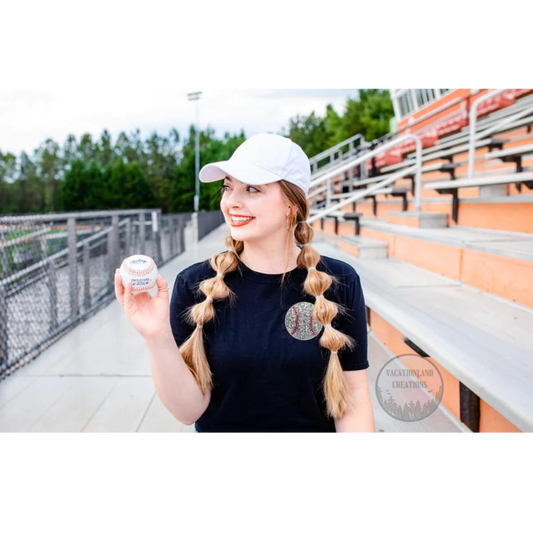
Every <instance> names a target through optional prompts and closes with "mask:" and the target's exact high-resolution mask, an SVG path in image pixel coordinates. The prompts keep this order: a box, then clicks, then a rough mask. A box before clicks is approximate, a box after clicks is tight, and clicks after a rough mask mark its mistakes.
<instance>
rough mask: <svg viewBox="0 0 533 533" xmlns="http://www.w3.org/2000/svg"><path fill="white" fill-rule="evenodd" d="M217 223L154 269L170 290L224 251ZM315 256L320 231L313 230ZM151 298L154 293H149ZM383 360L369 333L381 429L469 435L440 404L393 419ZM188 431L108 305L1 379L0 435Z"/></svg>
mask: <svg viewBox="0 0 533 533" xmlns="http://www.w3.org/2000/svg"><path fill="white" fill-rule="evenodd" d="M228 234H229V230H228V228H227V227H226V226H224V225H223V226H220V227H219V228H217V229H216V230H214V231H213V232H211V233H210V234H209V235H207V236H206V237H205V238H204V239H202V241H200V242H199V243H191V242H189V243H188V246H187V251H186V252H184V253H183V254H181V255H180V256H178V257H177V258H176V259H174V260H173V261H171V262H169V263H168V264H166V265H165V266H164V267H163V268H161V271H160V272H161V274H162V275H163V277H164V278H165V279H166V280H167V281H168V283H169V285H170V287H171V289H172V287H173V286H174V281H175V279H176V276H177V274H178V273H179V272H181V271H182V270H183V269H184V268H186V267H187V266H189V265H190V264H193V263H196V262H198V261H202V260H204V259H207V258H208V257H210V256H211V255H212V254H215V253H217V252H221V251H223V250H225V249H226V247H225V246H224V237H225V236H226V235H228ZM315 236H316V238H315V242H316V243H317V245H316V248H317V250H319V251H320V240H321V236H320V231H318V230H317V231H316V233H315ZM152 293H153V292H152ZM389 357H390V353H389V352H388V350H387V349H386V348H385V347H384V346H383V345H382V344H381V343H380V342H379V340H378V339H377V338H375V337H374V336H373V335H372V333H370V334H369V359H370V365H371V366H370V369H369V376H370V381H371V391H372V400H373V402H374V413H375V417H376V426H377V430H378V431H380V432H437V431H440V432H458V431H469V430H468V429H467V428H466V427H465V426H464V425H463V424H460V423H457V422H456V421H455V419H454V418H453V417H452V416H451V415H450V414H449V413H448V411H447V410H446V409H444V408H443V407H441V408H439V409H438V410H437V411H436V412H435V413H433V414H432V415H431V416H430V417H428V418H426V419H424V420H422V421H420V422H415V423H412V422H400V421H398V420H395V419H393V418H391V417H390V416H389V415H388V414H386V413H385V412H384V411H383V410H382V409H381V407H380V406H379V405H378V403H377V399H376V396H375V379H376V376H377V374H378V372H379V370H380V368H381V367H382V366H383V364H384V363H385V362H386V361H387V360H388V358H389ZM28 431H29V432H184V433H185V432H194V425H191V426H184V425H183V424H181V423H180V422H178V421H177V420H176V419H175V418H174V417H173V416H172V415H171V414H170V413H169V412H168V411H167V409H166V408H165V406H164V405H163V404H162V403H161V401H160V400H159V397H158V396H157V394H156V392H155V386H154V383H153V381H152V376H151V368H150V362H149V358H148V352H147V350H146V348H145V345H144V341H143V339H142V337H141V336H140V335H139V334H138V333H137V331H136V330H135V329H134V328H133V326H131V324H130V323H129V322H128V320H127V319H126V317H125V316H124V314H123V311H122V307H121V306H120V304H119V303H118V302H117V301H116V300H114V301H113V302H112V303H111V304H110V305H109V306H107V307H106V308H105V309H103V310H102V311H100V312H99V313H98V314H96V315H95V316H93V317H91V318H89V319H88V320H87V321H86V322H84V323H83V324H81V325H80V326H78V327H77V328H76V329H75V330H73V331H72V332H70V333H69V334H67V335H66V336H65V337H63V338H61V339H60V340H59V341H58V342H57V343H55V344H54V345H53V346H51V347H50V348H48V349H47V350H46V351H44V352H43V353H41V354H40V355H39V356H38V357H37V358H36V359H35V360H34V361H32V362H31V363H29V364H28V365H26V366H25V367H23V368H21V369H19V370H17V371H16V372H15V373H14V374H13V375H11V376H9V377H8V378H6V379H4V380H3V381H1V382H0V432H28Z"/></svg>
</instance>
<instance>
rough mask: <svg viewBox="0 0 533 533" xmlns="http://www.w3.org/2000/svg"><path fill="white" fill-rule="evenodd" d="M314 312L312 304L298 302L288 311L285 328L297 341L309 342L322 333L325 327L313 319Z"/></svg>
mask: <svg viewBox="0 0 533 533" xmlns="http://www.w3.org/2000/svg"><path fill="white" fill-rule="evenodd" d="M312 311H313V304H312V303H310V302H298V303H297V304H294V305H293V306H292V307H291V308H290V309H289V310H288V311H287V314H286V315H285V327H286V328H287V331H288V332H289V333H290V334H291V335H292V336H293V337H294V338H295V339H298V340H301V341H308V340H309V339H312V338H314V337H316V336H317V335H318V334H319V333H320V332H321V331H322V328H323V327H324V326H323V325H322V324H321V323H320V322H317V321H316V320H315V319H314V318H313V314H312Z"/></svg>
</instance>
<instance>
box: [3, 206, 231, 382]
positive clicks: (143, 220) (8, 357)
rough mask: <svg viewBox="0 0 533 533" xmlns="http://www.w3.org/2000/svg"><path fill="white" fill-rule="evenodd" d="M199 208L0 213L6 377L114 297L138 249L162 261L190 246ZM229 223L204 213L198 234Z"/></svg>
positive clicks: (162, 262) (4, 364)
mask: <svg viewBox="0 0 533 533" xmlns="http://www.w3.org/2000/svg"><path fill="white" fill-rule="evenodd" d="M192 216H193V214H192V213H179V214H169V215H162V214H161V210H160V209H156V210H150V209H135V210H127V211H92V212H80V213H58V214H47V215H28V216H4V217H0V380H2V379H3V378H5V377H6V376H8V375H10V374H11V373H13V372H14V371H15V370H16V369H17V368H20V367H21V366H23V365H25V364H27V363H28V362H30V361H31V360H32V359H34V358H35V357H36V356H37V355H39V354H40V353H41V352H42V351H44V350H45V349H46V348H47V347H48V346H50V345H51V344H52V343H54V342H55V341H57V340H58V339H59V338H60V337H61V336H63V335H64V334H65V333H67V332H68V331H70V330H71V329H73V328H74V327H75V326H76V325H77V324H79V323H80V322H81V321H83V320H86V319H87V318H89V317H90V316H92V315H93V314H95V313H96V312H97V311H98V310H100V309H101V308H103V307H104V306H106V305H108V304H109V303H110V302H111V301H113V299H114V298H115V292H114V275H115V268H117V267H119V266H120V264H121V263H122V261H123V260H124V259H125V258H126V257H128V256H130V255H133V254H144V255H148V256H150V257H152V258H153V259H154V260H155V262H156V264H157V265H158V267H161V266H163V265H164V264H166V263H167V262H168V261H170V260H171V259H173V258H174V257H176V256H177V255H179V254H180V253H182V252H183V251H184V250H185V227H186V225H187V224H190V223H191V218H192ZM223 222H224V219H223V217H222V214H221V213H220V212H200V213H199V214H198V219H197V225H198V235H199V238H201V237H203V236H204V235H206V234H207V233H209V231H212V230H213V229H214V228H215V227H217V226H218V225H220V224H221V223H223Z"/></svg>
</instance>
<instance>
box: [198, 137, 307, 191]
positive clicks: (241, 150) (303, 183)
mask: <svg viewBox="0 0 533 533" xmlns="http://www.w3.org/2000/svg"><path fill="white" fill-rule="evenodd" d="M226 175H230V176H231V177H233V178H235V179H237V180H239V181H242V182H243V183H246V184H248V185H264V184H266V183H273V182H275V181H279V180H285V181H288V182H290V183H294V185H297V186H298V187H300V189H302V190H303V191H304V193H305V197H306V198H307V193H308V191H309V184H310V182H311V164H310V163H309V158H308V157H307V155H305V152H304V151H303V150H302V149H301V148H300V146H298V145H297V144H296V143H295V142H293V141H291V140H290V139H288V138H287V137H283V136H282V135H276V134H274V133H258V134H257V135H252V137H250V138H249V139H247V140H246V141H244V142H243V143H242V144H241V145H240V146H239V147H238V148H237V149H236V150H235V152H233V155H232V156H231V157H230V158H229V160H228V161H218V162H217V163H209V164H207V165H205V166H204V167H203V168H202V170H200V174H199V176H198V178H199V179H200V181H202V182H204V183H211V182H213V181H218V180H222V179H224V178H225V177H226Z"/></svg>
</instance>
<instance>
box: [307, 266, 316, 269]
mask: <svg viewBox="0 0 533 533" xmlns="http://www.w3.org/2000/svg"><path fill="white" fill-rule="evenodd" d="M307 270H316V267H309V268H308V269H307Z"/></svg>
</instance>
